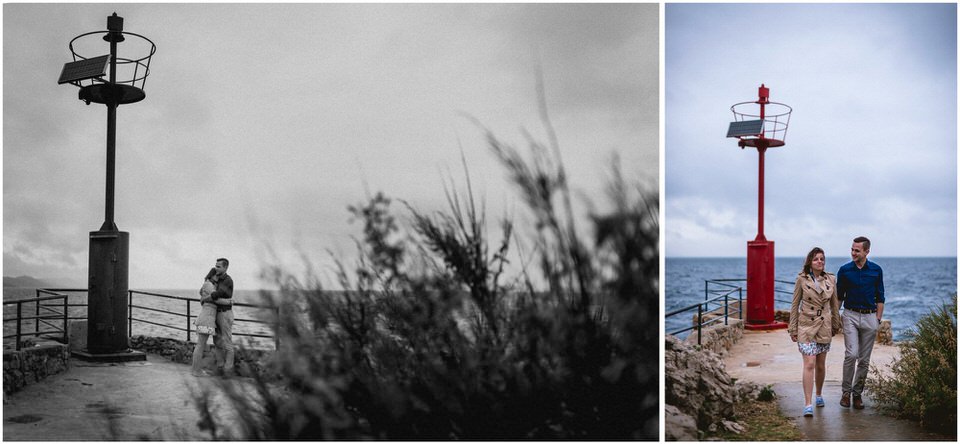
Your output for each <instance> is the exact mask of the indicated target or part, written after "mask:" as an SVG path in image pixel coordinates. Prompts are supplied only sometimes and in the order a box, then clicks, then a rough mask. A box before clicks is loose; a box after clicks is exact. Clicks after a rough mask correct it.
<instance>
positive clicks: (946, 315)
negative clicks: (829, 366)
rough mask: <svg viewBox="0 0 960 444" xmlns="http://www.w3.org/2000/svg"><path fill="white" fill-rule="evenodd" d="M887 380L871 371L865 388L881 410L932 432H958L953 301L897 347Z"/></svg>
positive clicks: (928, 316) (933, 312)
mask: <svg viewBox="0 0 960 444" xmlns="http://www.w3.org/2000/svg"><path fill="white" fill-rule="evenodd" d="M899 347H900V358H899V359H897V360H896V361H894V362H893V364H892V365H891V373H892V374H891V375H890V376H889V377H888V376H884V374H883V373H881V372H879V371H878V369H876V368H874V369H872V372H871V377H870V378H868V379H867V387H868V389H869V390H870V391H871V393H872V394H873V396H874V398H875V399H876V401H877V402H878V404H879V406H880V408H881V409H883V410H884V411H886V412H888V413H892V414H894V415H896V416H898V417H904V418H910V419H915V420H919V421H920V423H921V424H922V425H923V426H925V427H927V428H929V429H932V430H935V431H937V432H940V433H946V434H949V435H953V436H956V431H957V295H956V294H954V295H953V302H952V303H951V304H949V305H948V304H944V305H943V306H941V307H939V308H937V309H934V310H931V312H930V313H928V314H926V315H925V316H923V317H922V318H920V320H919V321H917V324H916V326H915V327H914V328H913V330H912V331H911V332H910V334H909V335H908V340H907V341H904V342H901V343H900V344H899Z"/></svg>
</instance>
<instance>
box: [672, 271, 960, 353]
mask: <svg viewBox="0 0 960 444" xmlns="http://www.w3.org/2000/svg"><path fill="white" fill-rule="evenodd" d="M804 259H805V256H804V257H800V256H778V257H776V258H775V259H774V276H775V279H777V280H782V281H788V282H790V283H791V284H789V285H786V284H778V286H777V289H784V290H788V291H790V292H792V291H793V285H792V282H794V281H795V280H796V276H797V274H799V272H800V270H801V268H802V267H803V261H804ZM867 259H868V260H870V261H871V262H874V263H876V264H878V265H880V267H881V268H883V277H884V295H885V298H886V303H885V304H884V314H883V318H884V319H889V320H890V321H891V323H892V327H893V332H894V340H895V341H900V340H904V339H906V338H907V334H908V332H909V331H910V330H911V329H912V328H913V326H914V325H915V324H916V322H917V320H918V319H920V317H921V316H923V315H925V314H927V313H929V312H930V311H931V310H933V309H934V308H936V307H938V306H939V305H941V304H948V303H950V301H951V300H952V297H953V295H954V294H956V293H957V257H956V256H889V257H868V258H867ZM847 262H850V258H849V257H848V256H843V257H836V256H834V257H829V256H828V257H827V261H826V265H825V269H826V271H828V272H831V273H836V272H837V269H839V268H840V266H841V265H843V264H846V263H847ZM746 269H747V259H746V257H743V256H741V257H686V256H667V257H665V260H664V275H665V285H664V313H669V312H671V311H673V310H677V309H680V308H683V307H687V306H690V305H693V304H697V303H700V302H703V300H704V299H705V295H704V285H705V281H706V280H709V279H745V277H746ZM744 285H745V284H744ZM744 297H746V296H745V295H744ZM774 298H775V299H777V301H776V302H775V304H774V305H775V307H776V309H778V310H779V309H785V310H789V309H790V303H789V300H790V299H791V295H787V294H776V295H775V296H774ZM783 301H785V302H783ZM695 314H696V311H695V310H692V311H688V312H684V313H682V314H678V315H676V316H673V317H669V318H666V319H665V329H666V333H670V332H674V331H676V330H680V329H683V328H686V327H689V326H690V325H691V322H692V319H693V317H694V315H695ZM678 336H681V337H685V336H686V333H684V334H680V335H678Z"/></svg>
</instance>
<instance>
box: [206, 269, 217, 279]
mask: <svg viewBox="0 0 960 444" xmlns="http://www.w3.org/2000/svg"><path fill="white" fill-rule="evenodd" d="M216 275H217V269H216V268H211V269H210V271H209V272H207V277H205V278H203V279H204V280H210V278H212V277H214V276H216Z"/></svg>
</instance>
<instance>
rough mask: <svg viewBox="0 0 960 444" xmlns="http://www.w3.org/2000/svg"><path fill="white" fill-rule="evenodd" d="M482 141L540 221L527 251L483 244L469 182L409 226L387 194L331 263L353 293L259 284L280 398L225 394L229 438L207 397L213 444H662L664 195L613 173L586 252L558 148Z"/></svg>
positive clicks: (280, 277) (502, 243) (502, 239)
mask: <svg viewBox="0 0 960 444" xmlns="http://www.w3.org/2000/svg"><path fill="white" fill-rule="evenodd" d="M486 137H487V140H488V143H489V145H490V147H491V149H492V151H493V152H494V154H495V155H496V156H497V157H498V158H499V159H500V161H501V163H502V164H503V165H504V166H505V168H506V169H507V171H508V173H509V175H510V177H511V181H512V182H513V183H514V184H515V185H516V186H517V189H518V190H519V193H520V194H521V197H522V198H523V200H524V202H525V203H526V205H527V207H528V208H529V209H530V210H531V213H532V216H533V220H534V223H533V226H532V227H527V228H532V230H531V231H529V232H527V233H528V235H527V237H528V238H529V240H528V241H529V245H526V244H525V243H524V239H522V238H521V237H520V236H516V235H515V233H516V232H517V231H518V229H517V228H516V227H514V224H513V223H512V222H511V221H509V220H504V221H502V222H501V223H500V229H501V233H500V236H499V240H498V241H496V243H495V244H491V240H490V237H489V236H488V234H487V233H486V229H485V227H486V221H485V214H484V212H483V210H482V206H481V209H478V207H477V205H476V203H475V201H474V198H473V193H472V189H471V187H470V178H469V172H468V171H466V166H464V169H465V173H466V174H465V175H466V192H465V193H463V194H461V193H459V192H458V191H457V190H456V189H455V187H454V186H453V185H450V186H448V187H446V189H445V190H444V191H445V195H446V197H447V203H448V209H447V211H446V212H437V213H432V214H428V213H423V212H421V211H419V210H417V209H415V208H413V207H412V206H410V205H407V206H406V210H407V211H408V213H409V218H408V219H405V220H408V221H409V222H408V223H407V224H402V223H401V222H400V220H399V219H398V218H397V217H395V216H394V215H393V214H392V213H391V207H390V205H391V203H392V200H391V199H390V198H388V197H387V196H385V195H383V194H382V193H378V194H376V195H375V196H374V197H372V198H371V199H370V200H369V201H368V202H366V203H364V204H361V205H356V206H352V207H350V208H349V211H350V213H351V214H352V216H353V218H354V220H357V221H361V222H362V223H363V237H362V239H358V240H357V246H358V249H359V252H360V255H359V259H358V260H357V262H356V263H355V264H353V265H351V266H347V265H346V264H344V263H342V262H338V271H337V277H338V280H339V283H340V285H341V287H342V288H343V289H345V291H326V290H324V289H323V287H322V285H321V284H320V281H319V279H317V278H316V277H315V276H314V275H313V274H312V273H310V272H308V274H307V276H305V277H304V278H298V277H296V276H294V275H293V274H291V273H290V272H289V271H288V270H285V269H283V268H282V267H279V266H274V267H268V268H267V269H266V270H265V272H264V276H265V277H267V278H268V279H270V280H272V281H273V282H275V283H276V284H277V286H278V287H279V288H280V291H279V292H278V293H276V294H270V295H266V296H267V297H269V298H271V300H272V301H273V303H275V304H277V305H278V306H280V308H281V309H280V310H279V313H280V318H279V319H277V320H276V322H275V323H274V324H275V329H276V333H277V335H278V336H279V339H280V348H279V350H278V352H277V353H276V357H275V361H274V363H273V365H274V368H273V369H272V370H273V372H274V373H276V374H278V375H280V383H267V382H265V381H262V380H255V381H254V382H253V384H254V387H255V388H254V389H253V391H255V394H251V393H249V392H250V390H246V391H245V390H240V389H237V385H236V384H234V383H231V382H225V383H223V386H224V387H223V389H224V391H225V392H226V393H227V395H228V397H229V399H231V402H232V403H233V404H234V407H235V408H234V409H232V410H234V411H236V412H238V413H237V415H236V416H235V417H233V418H232V419H231V420H230V422H231V424H221V423H218V419H216V418H217V416H216V415H213V414H211V413H210V412H209V411H210V409H211V406H210V395H209V394H198V396H197V400H196V404H197V406H198V408H199V409H200V410H201V417H202V418H204V421H202V422H201V425H202V427H204V428H205V429H206V430H208V431H209V432H210V433H211V436H212V437H213V438H214V439H223V438H227V439H244V440H254V439H256V440H262V439H271V440H286V439H296V440H319V439H367V438H372V439H391V440H451V439H458V440H459V439H466V440H493V439H496V440H500V439H507V440H518V439H537V440H547V439H550V440H553V439H617V440H627V439H647V440H656V439H657V438H658V417H659V400H658V392H659V389H658V369H659V359H658V342H657V338H658V332H659V330H658V325H659V314H658V306H659V302H658V294H659V291H658V287H657V286H658V275H659V268H658V266H659V265H658V264H659V259H658V250H657V248H658V233H659V226H658V222H657V221H658V208H657V204H656V202H657V199H656V195H655V194H653V193H649V192H643V191H641V189H640V188H639V187H636V188H634V187H632V186H628V185H627V184H626V183H625V181H624V180H623V179H622V177H621V175H620V174H619V170H617V169H616V168H615V169H614V175H613V179H612V180H611V183H610V188H609V190H608V191H609V192H608V195H609V198H610V203H611V207H612V208H611V209H610V210H608V211H605V212H602V213H601V212H594V213H595V214H593V215H592V216H591V218H590V221H591V224H592V226H593V228H594V229H593V233H592V241H591V242H584V241H583V236H581V235H580V234H579V232H578V230H577V229H576V227H575V226H574V222H573V221H574V217H573V210H572V209H571V205H570V198H569V190H568V188H567V183H566V173H565V172H564V170H563V168H562V164H561V163H560V162H559V159H558V158H557V157H558V156H556V155H554V156H551V155H550V154H548V151H552V152H554V153H558V152H559V151H558V150H557V147H556V146H555V142H554V145H553V146H550V147H546V146H544V145H541V144H539V143H537V142H534V141H530V148H531V152H532V153H533V156H534V159H533V161H531V162H527V161H525V160H524V159H523V158H522V156H521V155H520V154H519V153H518V151H517V150H515V149H514V148H512V147H510V146H508V145H507V144H505V143H503V142H501V141H500V140H498V139H497V138H496V137H494V136H493V135H492V134H491V133H490V132H489V131H487V132H486ZM551 140H553V139H551ZM561 208H562V209H561ZM491 245H492V246H493V248H491ZM512 247H513V248H516V249H517V253H516V254H512ZM510 261H516V262H518V264H519V266H520V268H521V269H522V270H523V272H522V273H520V274H519V275H518V276H513V278H512V279H508V278H507V277H506V276H505V275H506V272H505V270H506V269H507V265H508V264H509V263H510ZM531 263H533V264H536V265H535V266H530V264H531ZM230 426H233V428H234V429H236V428H237V427H238V426H239V427H240V430H239V431H238V432H234V433H230V432H227V431H226V430H229V429H230Z"/></svg>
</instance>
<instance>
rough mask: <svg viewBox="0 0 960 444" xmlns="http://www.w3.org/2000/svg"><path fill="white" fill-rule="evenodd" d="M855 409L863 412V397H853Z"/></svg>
mask: <svg viewBox="0 0 960 444" xmlns="http://www.w3.org/2000/svg"><path fill="white" fill-rule="evenodd" d="M853 408H855V409H857V410H863V397H861V396H860V395H853Z"/></svg>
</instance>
